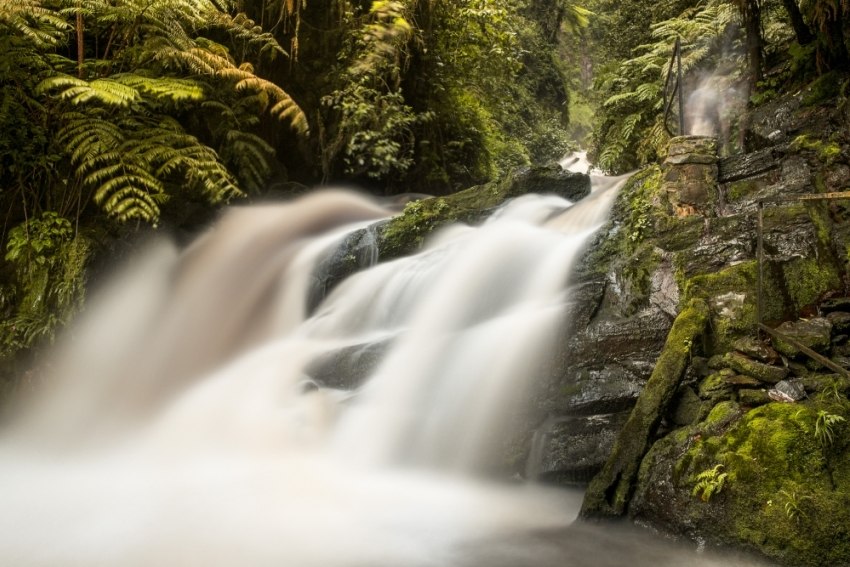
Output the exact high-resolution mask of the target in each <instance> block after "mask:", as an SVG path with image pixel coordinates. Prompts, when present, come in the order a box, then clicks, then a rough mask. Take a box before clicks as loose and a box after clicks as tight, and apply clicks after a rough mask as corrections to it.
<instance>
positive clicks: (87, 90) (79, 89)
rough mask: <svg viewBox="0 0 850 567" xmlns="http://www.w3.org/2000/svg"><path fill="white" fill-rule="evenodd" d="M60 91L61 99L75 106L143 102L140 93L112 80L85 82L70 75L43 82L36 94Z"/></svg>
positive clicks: (123, 104)
mask: <svg viewBox="0 0 850 567" xmlns="http://www.w3.org/2000/svg"><path fill="white" fill-rule="evenodd" d="M54 89H60V90H61V92H60V93H59V98H60V99H62V100H68V101H70V102H71V104H73V105H82V104H86V103H90V102H98V103H101V104H104V105H106V106H115V107H124V106H129V105H131V104H133V103H134V102H138V101H140V100H141V98H142V97H141V95H140V94H139V91H137V90H136V89H134V88H133V87H131V86H128V85H125V84H122V83H120V82H118V81H115V80H112V79H95V80H94V81H91V82H89V81H84V80H83V79H78V78H76V77H72V76H70V75H61V74H60V75H55V76H53V77H50V78H49V79H45V80H44V81H42V82H41V83H40V84H39V85H38V87H37V88H36V92H39V93H44V92H49V91H51V90H54Z"/></svg>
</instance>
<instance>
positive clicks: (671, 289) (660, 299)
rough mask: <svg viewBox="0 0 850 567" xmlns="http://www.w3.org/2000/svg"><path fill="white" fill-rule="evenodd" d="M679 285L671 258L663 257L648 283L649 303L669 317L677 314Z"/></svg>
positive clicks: (668, 256)
mask: <svg viewBox="0 0 850 567" xmlns="http://www.w3.org/2000/svg"><path fill="white" fill-rule="evenodd" d="M679 296H680V294H679V284H678V283H677V282H676V275H675V273H674V270H673V264H672V258H671V257H670V255H665V256H664V257H663V258H662V260H661V263H660V264H659V266H658V269H657V270H655V272H654V273H653V274H652V279H651V281H650V292H649V303H650V305H653V306H654V307H657V308H658V309H659V310H661V311H662V312H664V313H666V314H667V315H669V316H671V317H675V316H676V314H677V313H678V312H679Z"/></svg>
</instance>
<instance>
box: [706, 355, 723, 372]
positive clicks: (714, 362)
mask: <svg viewBox="0 0 850 567" xmlns="http://www.w3.org/2000/svg"><path fill="white" fill-rule="evenodd" d="M708 367H709V368H711V369H712V370H721V369H723V368H726V361H725V360H724V359H723V355H722V354H715V355H713V356H712V357H711V358H709V359H708Z"/></svg>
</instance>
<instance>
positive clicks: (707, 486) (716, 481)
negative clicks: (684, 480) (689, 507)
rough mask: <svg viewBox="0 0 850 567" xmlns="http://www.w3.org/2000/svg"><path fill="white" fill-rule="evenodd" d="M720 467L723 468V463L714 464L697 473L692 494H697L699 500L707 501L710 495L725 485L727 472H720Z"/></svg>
mask: <svg viewBox="0 0 850 567" xmlns="http://www.w3.org/2000/svg"><path fill="white" fill-rule="evenodd" d="M721 469H723V465H715V466H714V468H711V469H708V470H705V471H702V472H701V473H699V474H698V475H697V478H696V485H695V486H694V489H693V491H692V494H693V495H694V496H697V495H699V497H700V500H702V501H703V502H708V501H709V500H711V497H712V496H714V495H715V494H719V493H720V492H722V491H723V487H724V486H725V485H726V479H727V478H728V473H725V472H720V471H721Z"/></svg>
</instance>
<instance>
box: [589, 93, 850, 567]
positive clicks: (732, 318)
mask: <svg viewBox="0 0 850 567" xmlns="http://www.w3.org/2000/svg"><path fill="white" fill-rule="evenodd" d="M810 94H811V93H807V92H805V91H804V92H802V93H800V94H798V95H796V96H794V97H786V98H783V99H781V100H779V101H777V102H776V103H774V104H773V105H772V106H769V107H767V108H763V109H760V110H759V111H757V112H756V113H755V116H754V121H753V132H754V133H753V135H752V136H751V140H752V143H754V144H755V148H756V151H753V152H752V153H749V154H746V155H742V156H735V157H730V158H726V159H721V160H718V161H717V163H716V164H712V163H710V160H706V159H704V153H705V152H704V151H703V150H704V148H699V147H693V148H691V149H690V150H688V151H683V150H682V145H683V144H685V145H687V144H688V143H691V144H696V145H697V146H699V144H700V142H699V141H698V140H696V141H694V140H677V141H676V142H677V145H674V148H672V149H673V151H671V157H670V159H668V162H667V163H666V164H665V165H664V167H663V169H657V170H648V171H647V172H643V173H642V174H640V175H639V176H636V178H635V180H634V182H633V183H632V184H631V186H630V187H627V188H626V190H624V192H623V194H622V195H621V203H618V207H619V209H618V210H617V211H615V216H614V219H613V221H612V227H611V230H609V231H608V233H607V234H606V235H604V236H602V237H601V241H600V246H599V247H598V248H597V249H596V250H595V251H594V252H591V254H590V256H589V258H588V264H587V265H588V266H589V267H590V268H591V271H592V269H600V267H602V268H603V269H604V270H605V272H606V273H607V274H609V275H608V276H607V278H606V279H607V282H608V285H609V286H610V287H612V288H614V289H630V290H634V291H638V290H643V293H642V294H641V293H634V294H633V295H632V296H631V297H630V303H632V304H633V305H635V306H636V309H637V310H636V312H635V313H634V315H632V316H631V317H640V316H642V314H643V313H645V312H646V311H647V310H652V309H661V310H662V311H663V312H664V313H669V314H671V315H675V316H676V317H677V318H676V323H675V324H674V327H673V328H674V331H673V332H671V333H670V334H669V335H668V336H667V337H666V343H665V345H664V347H663V349H662V351H661V355H660V356H659V358H658V362H657V363H656V364H655V365H654V370H653V373H652V378H651V379H650V380H649V382H648V383H647V385H646V386H645V387H644V388H643V389H642V390H641V392H640V396H639V400H638V402H637V405H636V408H635V410H634V411H633V412H632V413H631V414H630V415H629V418H628V419H627V421H626V422H625V426H624V428H623V429H622V430H621V432H620V433H619V435H618V436H617V439H616V441H615V442H614V444H613V449H612V452H611V455H610V456H609V458H608V460H607V461H606V463H605V465H604V467H603V468H602V470H601V472H600V473H599V474H598V475H596V477H595V478H594V479H593V482H592V483H591V484H590V486H589V489H588V492H587V496H586V499H585V504H584V510H583V513H584V515H585V516H586V517H597V518H598V517H607V516H619V515H628V516H630V517H631V518H632V519H634V520H636V521H639V522H642V523H645V524H650V525H653V526H654V527H656V528H658V529H661V530H663V531H666V532H668V533H671V534H675V535H679V536H684V537H688V538H692V539H694V540H698V541H704V542H708V543H709V544H724V545H733V546H737V547H742V548H746V549H752V550H755V551H757V552H758V553H761V554H764V555H766V556H768V557H770V558H771V559H773V560H777V561H780V562H782V563H784V564H789V565H813V566H814V565H817V566H826V565H850V529H848V527H847V526H850V521H849V520H850V506H848V504H850V501H849V500H848V498H850V496H848V494H850V474H848V473H850V439H848V437H850V435H848V432H850V430H848V427H847V420H848V418H850V402H848V399H847V393H848V386H849V385H850V374H848V373H847V369H848V368H850V364H848V363H850V360H848V359H847V358H846V353H847V352H848V349H850V347H848V346H847V345H848V334H847V332H846V329H847V327H846V326H845V325H846V323H845V322H846V321H847V320H850V301H849V300H846V299H844V298H843V297H844V296H845V295H847V289H846V285H847V281H848V280H847V259H848V251H850V239H848V229H850V223H848V212H850V199H835V200H819V199H812V198H811V195H812V194H814V195H824V194H827V193H830V192H839V191H846V190H848V188H850V169H848V164H850V129H848V125H850V120H848V116H847V114H846V109H844V108H842V107H837V106H836V105H834V104H831V103H830V104H822V105H818V104H806V102H807V101H808V102H811V100H812V99H811V96H810ZM774 107H775V108H774ZM688 155H695V156H697V157H696V159H689V158H688V157H687V156H688ZM689 161H690V163H688V162H689ZM697 166H699V167H697ZM712 167H714V168H715V169H714V170H713V171H712V170H711V168H712ZM683 168H687V169H686V170H683ZM714 173H716V178H715V180H712V179H711V175H712V174H714ZM804 195H807V196H809V198H806V199H803V200H799V199H797V198H798V197H802V196H804ZM760 207H761V208H762V209H763V212H762V234H763V261H762V268H761V286H759V262H758V218H759V214H758V212H759V208H760ZM626 211H628V212H626ZM618 223H619V224H618ZM624 234H625V235H627V238H624V237H623V235H624ZM606 250H610V251H611V252H610V254H608V253H606V252H605V251H606ZM612 273H617V274H621V276H620V283H619V284H617V285H615V282H616V281H617V280H616V279H615V278H612V277H611V274H612ZM663 282H667V285H664V284H663ZM670 282H672V283H670ZM759 287H761V311H762V318H763V321H764V322H765V323H766V325H767V326H768V327H769V328H770V329H773V328H777V327H778V328H777V330H778V331H779V333H780V334H778V335H775V336H771V335H770V334H766V333H761V334H760V333H759V331H758V327H757V324H758V313H759ZM662 290H664V291H663V293H662ZM676 297H678V302H677V304H676V308H675V309H672V310H671V309H670V308H669V306H670V305H672V304H673V303H674V302H673V301H667V302H666V303H665V302H664V301H663V300H660V299H659V298H676ZM695 302H697V303H695ZM663 305H667V306H668V308H667V309H662V308H661V306H663ZM695 305H704V306H705V308H706V309H707V311H706V312H705V313H706V317H707V325H706V326H705V327H704V329H703V330H701V331H700V332H693V329H692V328H691V327H689V326H686V325H685V324H684V322H683V321H682V320H683V318H687V319H688V320H692V319H693V318H694V316H695V315H694V312H693V309H694V308H695ZM699 309H700V310H701V309H702V307H700V308H699ZM627 314H628V312H625V313H624V315H627ZM626 320H630V318H629V317H627V319H626ZM783 321H784V323H783ZM780 324H781V325H780ZM677 327H681V328H682V329H685V328H686V327H687V329H688V332H676V329H677ZM683 346H684V347H685V349H684V351H683V350H682V348H683ZM812 351H814V353H813V354H806V352H809V353H812ZM683 352H684V356H685V357H686V358H687V362H686V364H684V365H681V364H677V363H676V362H679V361H681V358H682V356H683ZM818 355H819V357H818ZM677 357H678V358H677ZM671 360H672V361H673V362H674V363H673V364H671V363H670V361H671ZM671 384H675V388H672V389H671V387H670V385H671Z"/></svg>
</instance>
